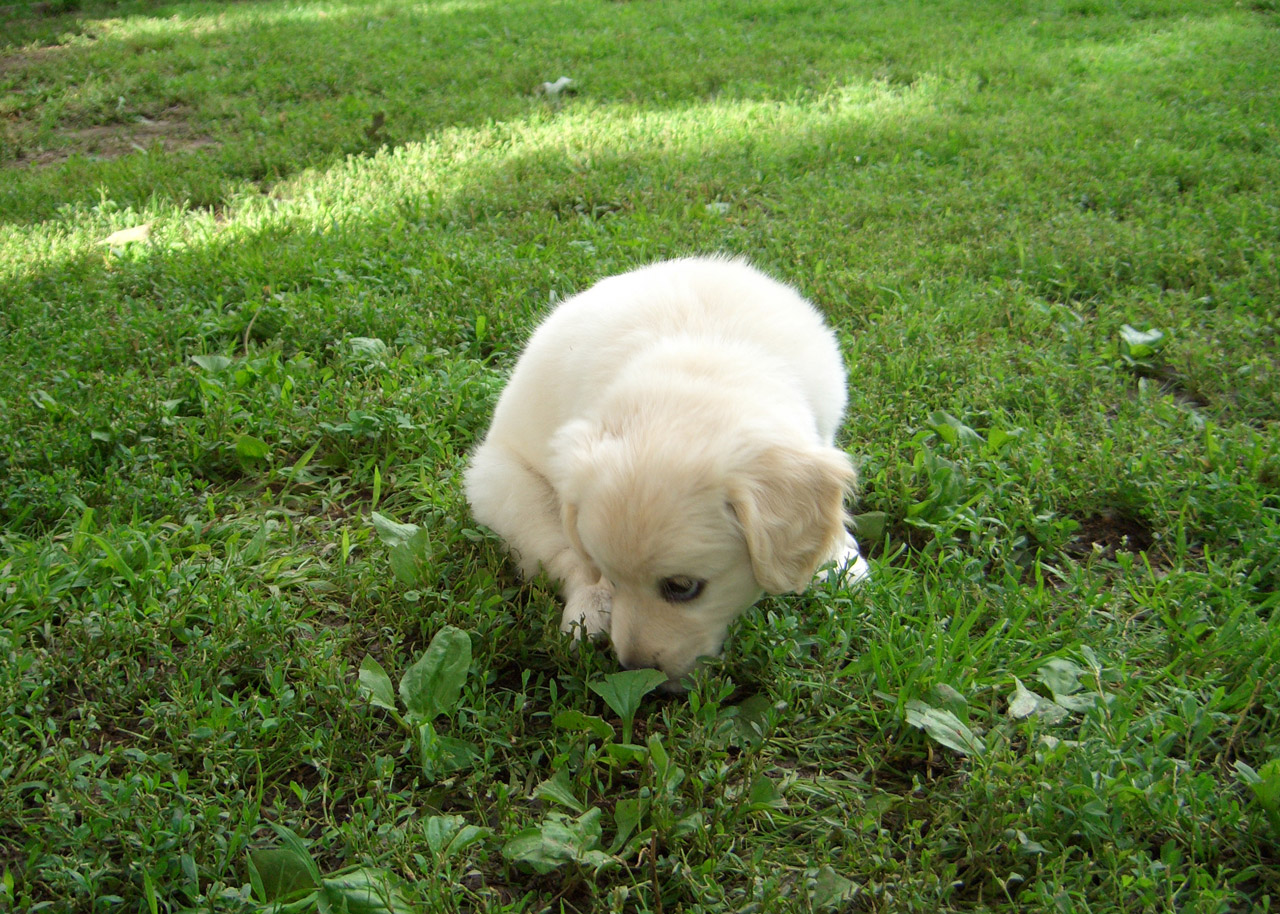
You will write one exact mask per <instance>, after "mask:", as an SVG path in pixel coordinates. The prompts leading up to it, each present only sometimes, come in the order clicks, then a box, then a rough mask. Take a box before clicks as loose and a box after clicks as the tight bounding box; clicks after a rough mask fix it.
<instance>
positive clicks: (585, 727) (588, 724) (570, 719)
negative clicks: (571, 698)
mask: <svg viewBox="0 0 1280 914" xmlns="http://www.w3.org/2000/svg"><path fill="white" fill-rule="evenodd" d="M551 723H552V724H554V725H555V726H557V727H559V728H560V729H561V730H575V731H579V732H586V733H590V734H592V735H593V736H597V737H599V738H600V739H602V740H605V739H612V738H613V727H611V726H610V725H609V722H608V721H606V720H604V719H603V718H600V717H596V716H595V715H594V714H583V713H582V712H581V711H576V710H573V709H569V710H567V711H561V712H560V713H559V714H557V715H556V716H555V717H553V718H552V719H551Z"/></svg>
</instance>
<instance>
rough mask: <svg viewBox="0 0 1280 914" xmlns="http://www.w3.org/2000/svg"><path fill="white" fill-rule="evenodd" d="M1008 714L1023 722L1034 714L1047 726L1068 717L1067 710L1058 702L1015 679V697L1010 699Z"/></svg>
mask: <svg viewBox="0 0 1280 914" xmlns="http://www.w3.org/2000/svg"><path fill="white" fill-rule="evenodd" d="M1008 714H1009V716H1010V717H1012V718H1013V719H1014V720H1023V719H1024V718H1027V717H1030V716H1032V715H1033V714H1034V715H1035V716H1036V717H1038V718H1040V719H1041V720H1043V721H1044V722H1045V723H1047V724H1056V723H1058V722H1059V721H1061V720H1062V719H1063V718H1064V717H1066V716H1067V709H1066V708H1064V707H1062V705H1060V704H1058V703H1057V702H1056V701H1051V700H1049V699H1048V698H1044V697H1042V696H1040V695H1037V694H1036V693H1035V692H1032V691H1031V690H1030V689H1028V688H1027V687H1026V686H1024V685H1023V684H1022V680H1020V679H1018V678H1016V677H1015V678H1014V680H1013V695H1012V696H1010V698H1009V711H1008Z"/></svg>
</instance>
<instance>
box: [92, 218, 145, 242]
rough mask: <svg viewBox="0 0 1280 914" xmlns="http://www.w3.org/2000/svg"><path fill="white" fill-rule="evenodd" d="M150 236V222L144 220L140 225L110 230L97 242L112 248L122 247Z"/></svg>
mask: <svg viewBox="0 0 1280 914" xmlns="http://www.w3.org/2000/svg"><path fill="white" fill-rule="evenodd" d="M150 237H151V223H150V222H144V223H142V225H135V226H134V227H133V228H127V229H121V230H120V231H118V232H112V233H111V234H110V235H108V236H107V237H106V238H103V239H102V241H100V242H99V244H105V245H108V246H110V247H113V248H118V247H124V246H125V245H126V244H130V243H131V242H134V241H138V242H142V241H146V240H147V239H148V238H150Z"/></svg>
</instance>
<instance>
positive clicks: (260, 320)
mask: <svg viewBox="0 0 1280 914" xmlns="http://www.w3.org/2000/svg"><path fill="white" fill-rule="evenodd" d="M1277 61H1280V11H1278V7H1277V5H1276V3H1275V2H1273V0H1252V2H1249V0H1245V2H1241V3H1237V2H1234V0H1200V2H1191V0H1185V2H1177V0H1020V2H1019V0H1013V2H1009V0H1000V2H997V0H989V2H982V0H937V2H930V3H925V2H910V0H904V2H898V0H848V2H845V0H836V2H830V0H828V2H821V0H759V2H751V3H746V2H740V0H719V2H695V0H683V2H680V0H633V2H609V0H575V2H563V0H523V2H488V0H453V2H446V0H416V2H415V0H363V2H362V0H320V2H307V3H302V2H299V0H292V2H284V0H242V2H237V3H229V2H228V3H217V2H195V0H193V2H151V0H127V2H121V3H114V4H99V3H97V2H95V0H84V2H83V3H82V4H80V3H77V2H76V0H54V2H51V3H46V4H42V5H38V6H33V5H31V4H29V3H19V4H17V5H11V6H6V7H3V8H0V366H2V367H0V707H3V708H4V709H5V710H4V713H3V714H2V715H0V911H9V910H12V911H15V912H16V911H37V910H45V911H56V912H62V911H83V912H100V911H104V912H105V911H125V912H135V911H137V912H158V911H184V910H200V911H217V912H235V911H242V910H245V911H247V910H259V909H264V908H268V907H270V905H271V904H272V903H278V904H279V905H280V906H277V907H275V908H271V909H272V910H275V911H277V912H281V914H283V912H285V911H311V910H317V911H329V910H332V911H341V910H351V911H371V912H372V911H392V912H401V911H409V910H416V909H421V910H422V911H427V912H454V911H456V912H470V911H477V912H478V911H489V912H538V911H555V912H588V911H592V912H594V911H602V912H603V911H616V912H623V911H625V912H655V914H657V912H666V914H671V912H677V911H679V912H690V914H693V912H707V914H711V912H715V914H722V912H723V914H728V912H748V911H759V912H764V914H775V912H811V911H812V912H817V911H841V910H850V911H876V912H895V914H896V912H907V911H923V912H938V911H950V910H961V911H1008V912H1013V911H1055V912H1086V911H1087V912H1104V911H1105V912H1113V911H1123V912H1135V914H1136V912H1150V911H1159V910H1164V911H1188V912H1227V911H1267V910H1275V909H1278V908H1280V686H1278V685H1277V682H1278V681H1280V619H1278V618H1277V612H1276V607H1277V604H1278V603H1280V597H1278V596H1277V588H1278V584H1280V361H1278V358H1280V261H1278V259H1277V252H1278V251H1280V197H1278V196H1277V188H1280V66H1278V65H1277ZM562 75H563V76H568V77H571V78H572V79H573V80H575V85H574V87H573V89H574V90H576V91H571V92H570V93H567V94H564V95H562V96H560V97H558V98H549V97H547V96H546V95H544V94H539V93H538V92H536V91H535V89H536V87H537V86H538V85H539V84H540V83H542V82H544V81H550V80H555V79H556V78H557V77H560V76H562ZM144 227H145V229H144ZM130 229H133V230H134V231H133V232H128V231H126V230H130ZM119 232H125V234H124V235H119V234H116V233H119ZM712 251H725V252H732V253H739V254H745V255H747V256H749V257H750V258H751V259H752V260H753V261H754V262H755V263H757V264H758V265H759V266H761V267H763V268H764V269H766V270H768V271H770V272H771V273H773V274H774V275H776V276H779V277H781V278H783V279H786V280H788V281H790V282H792V283H794V284H795V285H796V286H797V287H798V288H800V289H801V290H802V291H803V292H804V293H805V294H806V295H807V296H809V297H810V298H811V299H812V300H814V301H815V302H816V303H818V305H819V306H820V307H821V308H822V309H823V310H824V311H825V313H826V314H828V315H829V317H830V320H831V321H832V323H833V324H834V325H835V326H836V327H837V328H838V330H839V333H840V337H841V341H842V344H843V347H844V350H845V353H846V356H847V358H848V362H849V368H850V402H851V407H850V414H849V418H848V422H847V424H846V426H845V429H844V432H843V437H842V443H844V444H846V445H847V447H848V449H849V450H850V452H851V453H853V454H854V455H855V456H856V458H857V460H858V461H859V464H860V466H861V472H862V479H863V491H862V493H861V496H860V499H859V501H858V503H857V505H856V506H855V508H854V511H855V513H856V514H857V515H858V517H857V524H858V530H859V533H860V535H861V536H862V539H863V542H864V544H865V545H867V546H868V547H870V552H871V554H872V558H873V566H874V574H875V577H874V580H873V581H872V583H871V584H870V585H869V586H867V587H865V588H862V589H856V590H853V591H848V590H842V589H841V588H839V587H836V586H834V585H827V584H824V585H818V586H816V587H815V588H814V589H813V590H811V591H810V592H809V593H806V594H804V595H802V596H792V597H786V598H771V599H768V600H766V601H764V602H762V603H761V605H760V606H759V607H758V608H757V609H756V610H755V611H754V612H752V613H751V614H749V615H748V616H746V617H744V618H743V620H742V621H741V622H740V623H739V624H738V625H737V626H736V627H735V630H734V632H733V634H732V636H731V640H730V643H729V645H728V649H727V651H726V654H725V657H724V658H723V660H721V661H718V662H716V663H714V664H712V665H711V667H710V668H709V669H708V671H707V672H706V673H705V674H704V675H700V678H699V679H698V681H697V683H696V687H695V688H694V689H693V691H692V692H691V693H690V694H689V696H687V697H686V698H679V699H671V698H658V697H654V696H650V697H649V698H647V699H646V700H645V701H644V702H643V703H642V704H641V705H640V707H639V709H638V712H636V713H635V716H634V719H632V711H633V709H634V701H630V700H629V697H628V696H626V695H622V694H615V693H620V692H622V691H625V690H626V689H627V688H633V689H635V688H637V687H639V686H642V685H643V683H641V682H638V681H637V680H636V679H635V677H627V676H623V677H617V676H616V675H615V674H616V673H617V666H616V663H615V661H614V659H613V658H612V656H611V655H610V654H609V652H608V651H607V650H605V649H594V650H593V649H591V648H584V649H583V650H581V651H577V652H575V651H573V650H571V649H570V646H569V645H568V644H567V643H566V642H565V641H564V640H563V639H562V637H561V636H560V634H559V633H558V631H557V630H556V628H557V623H558V619H559V609H558V607H557V605H556V598H555V594H554V592H553V590H552V588H551V587H550V586H549V584H548V583H547V582H545V581H535V582H532V583H529V584H526V585H522V584H521V582H519V581H518V580H517V578H516V576H515V574H514V571H513V569H512V567H511V566H510V565H509V564H508V563H506V562H505V560H504V557H503V554H502V550H501V548H500V545H499V544H498V543H497V542H496V540H495V539H494V538H493V537H492V536H490V535H488V534H486V533H485V532H484V531H482V530H479V529H477V528H476V526H475V524H474V523H473V522H472V521H471V520H470V518H469V517H468V514H467V510H466V506H465V503H464V501H463V499H462V496H461V485H460V471H461V467H462V464H463V460H464V458H465V455H466V452H467V450H468V448H469V447H470V446H471V445H472V444H473V443H474V442H475V441H476V438H477V436H478V435H480V434H481V433H482V432H483V430H484V428H485V426H486V423H487V419H488V416H489V413H490V410H491V408H492V406H493V403H494V401H495V399H496V396H497V393H498V391H499V390H500V389H501V386H502V382H503V378H504V373H505V372H506V371H507V370H509V369H510V367H511V365H512V364H513V362H514V359H515V357H516V355H517V353H518V352H519V348H520V345H521V342H522V341H523V339H524V338H525V337H526V336H527V334H528V332H529V329H530V328H531V326H532V325H533V323H534V322H535V321H536V320H537V318H538V316H539V315H540V314H542V313H543V312H544V311H545V310H546V308H547V307H548V305H549V304H550V303H552V302H554V301H556V300H557V299H559V298H563V297H565V296H568V295H570V294H572V293H573V292H575V291H577V290H580V289H582V288H585V287H586V286H587V285H589V284H590V283H591V282H593V281H594V280H596V279H598V278H599V277H601V276H604V275H606V274H609V273H613V272H619V271H622V270H625V269H628V268H631V267H633V266H637V265H639V264H642V263H646V262H649V261H651V260H654V259H658V258H662V257H667V256H674V255H680V254H688V253H695V252H712ZM375 515H376V517H375ZM437 636H438V637H439V640H438V641H435V642H434V643H435V650H433V651H428V645H430V644H432V643H433V639H434V638H437ZM467 645H469V647H470V651H469V658H470V659H469V662H468V659H467V658H468V652H467V650H466V648H467ZM424 655H425V656H424ZM419 658H423V659H422V661H421V662H419ZM415 664H417V665H416V666H415ZM411 668H412V671H411V672H410V674H409V676H408V677H407V679H406V680H405V683H404V689H403V697H401V696H399V695H397V694H396V692H397V689H396V685H397V684H398V683H399V682H400V679H401V677H402V676H403V675H404V674H405V673H406V672H407V671H410V670H411ZM641 676H643V674H641ZM611 677H612V678H611ZM611 690H612V691H611ZM640 690H641V691H642V689H640ZM634 698H635V696H630V699H634ZM344 906H345V907H344Z"/></svg>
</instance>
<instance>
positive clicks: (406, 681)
mask: <svg viewBox="0 0 1280 914" xmlns="http://www.w3.org/2000/svg"><path fill="white" fill-rule="evenodd" d="M470 669H471V637H470V636H469V635H468V634H467V633H466V632H464V631H463V630H462V629H460V628H454V627H453V626H451V625H446V626H445V627H444V628H442V629H440V631H439V632H437V633H436V636H435V637H434V638H432V639H431V644H430V645H428V646H427V650H426V653H424V654H423V655H422V656H421V657H420V658H419V659H418V662H417V663H415V664H414V665H413V666H411V667H409V670H408V671H407V672H406V673H405V674H404V678H402V679H401V680H400V700H401V701H403V702H404V706H405V708H407V709H408V711H409V718H410V719H411V720H417V721H420V722H421V721H431V720H434V719H435V718H436V717H437V716H439V715H441V714H448V713H449V712H450V711H452V710H453V709H454V707H455V706H457V704H458V699H459V698H460V697H461V695H462V686H463V685H464V684H465V683H466V681H467V673H468V671H469V670H470Z"/></svg>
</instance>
